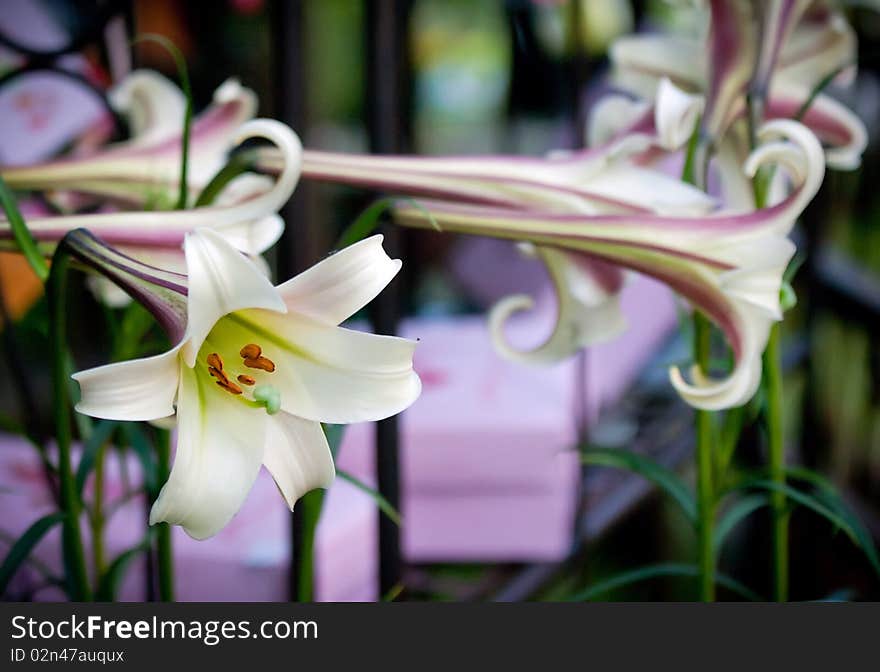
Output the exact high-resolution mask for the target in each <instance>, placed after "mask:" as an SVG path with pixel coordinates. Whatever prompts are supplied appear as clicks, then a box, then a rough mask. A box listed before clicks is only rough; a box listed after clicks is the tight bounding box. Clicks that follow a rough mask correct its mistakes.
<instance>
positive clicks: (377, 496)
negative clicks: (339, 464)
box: [336, 469, 401, 527]
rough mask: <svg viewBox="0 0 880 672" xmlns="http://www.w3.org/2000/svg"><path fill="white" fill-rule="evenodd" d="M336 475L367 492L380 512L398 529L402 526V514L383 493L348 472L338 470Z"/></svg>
mask: <svg viewBox="0 0 880 672" xmlns="http://www.w3.org/2000/svg"><path fill="white" fill-rule="evenodd" d="M336 475H337V476H339V478H341V479H342V480H343V481H348V482H349V483H351V484H352V485H353V486H354V487H356V488H357V489H358V490H360V491H362V492H365V493H366V494H368V495H369V496H370V497H372V499H373V501H374V502H375V503H376V506H378V507H379V510H380V511H381V512H382V513H384V514H385V515H386V516H388V518H389V519H390V520H391V521H392V522H393V523H394V524H395V525H397V526H398V527H399V526H400V522H401V516H400V512H399V511H398V510H397V509H395V508H394V507H393V506H392V505H391V502H389V501H388V500H387V499H385V497H383V496H382V493H381V492H379V491H378V490H376V489H375V488H371V487H370V486H369V485H367V484H366V483H364V482H363V481H362V480H360V479H359V478H357V477H356V476H352V475H351V474H349V473H348V472H347V471H342V470H341V469H337V470H336Z"/></svg>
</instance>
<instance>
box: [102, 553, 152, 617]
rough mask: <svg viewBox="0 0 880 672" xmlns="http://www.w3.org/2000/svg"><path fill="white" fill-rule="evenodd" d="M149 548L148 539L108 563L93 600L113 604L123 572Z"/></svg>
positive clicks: (123, 576)
mask: <svg viewBox="0 0 880 672" xmlns="http://www.w3.org/2000/svg"><path fill="white" fill-rule="evenodd" d="M149 548H150V542H149V537H147V539H145V540H144V541H142V542H141V543H139V544H138V545H137V546H134V547H132V548H130V549H128V550H127V551H125V552H124V553H120V554H119V555H118V556H116V559H115V560H113V562H112V563H110V566H109V567H107V569H106V570H105V571H104V574H103V576H101V580H100V581H99V583H98V589H97V591H96V592H95V599H96V600H97V601H98V602H113V601H114V600H115V599H116V596H117V594H118V593H119V585H120V584H121V583H122V580H123V579H124V578H125V572H126V571H127V570H128V568H129V567H130V566H131V563H132V561H133V560H134V559H135V558H137V556H139V555H140V554H141V553H145V552H146V551H147V550H148V549H149Z"/></svg>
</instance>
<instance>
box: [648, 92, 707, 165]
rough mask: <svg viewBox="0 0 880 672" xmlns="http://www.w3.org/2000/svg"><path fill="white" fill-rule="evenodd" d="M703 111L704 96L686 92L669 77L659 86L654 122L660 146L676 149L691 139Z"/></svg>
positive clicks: (671, 149)
mask: <svg viewBox="0 0 880 672" xmlns="http://www.w3.org/2000/svg"><path fill="white" fill-rule="evenodd" d="M702 111H703V98H702V96H695V95H692V94H689V93H685V92H684V91H682V90H681V89H679V88H678V87H677V86H675V84H673V83H672V82H671V81H670V80H669V79H668V78H667V77H664V78H663V79H661V80H660V85H659V86H658V87H657V102H656V104H655V106H654V124H655V126H656V128H657V137H658V140H659V142H660V146H661V147H663V148H664V149H667V150H670V151H674V150H677V149H680V148H681V147H683V146H684V145H685V144H686V143H687V141H688V140H689V139H690V137H691V135H692V134H693V132H694V128H695V127H696V125H697V121H699V118H700V114H701V113H702Z"/></svg>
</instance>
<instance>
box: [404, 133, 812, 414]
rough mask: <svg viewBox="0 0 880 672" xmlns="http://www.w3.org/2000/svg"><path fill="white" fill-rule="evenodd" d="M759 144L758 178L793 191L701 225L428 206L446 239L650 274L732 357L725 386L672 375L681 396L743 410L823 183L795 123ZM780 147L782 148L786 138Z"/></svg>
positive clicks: (407, 219)
mask: <svg viewBox="0 0 880 672" xmlns="http://www.w3.org/2000/svg"><path fill="white" fill-rule="evenodd" d="M759 138H760V139H761V140H762V144H761V145H760V146H759V147H758V148H757V149H756V150H755V151H754V152H753V153H752V155H751V156H750V157H749V159H748V160H747V161H746V164H745V166H744V169H745V171H746V172H747V173H749V174H754V173H755V171H757V170H758V168H759V167H760V166H762V165H764V164H767V163H773V164H776V165H780V166H781V167H782V168H783V169H784V170H785V172H786V173H787V174H788V176H789V178H790V179H791V181H792V182H793V188H792V190H791V193H790V194H789V195H788V196H787V197H786V198H785V199H783V200H782V201H780V202H778V203H775V204H773V205H771V206H769V207H767V208H764V209H762V210H759V211H757V212H745V213H741V212H738V213H726V212H720V213H712V214H709V215H703V216H700V217H690V218H689V217H681V216H662V215H594V216H589V215H587V216H582V215H555V216H554V215H550V214H546V213H529V212H513V211H510V210H501V209H497V208H486V207H478V206H462V205H455V204H450V203H444V202H430V201H429V202H423V203H422V205H423V207H426V208H427V209H428V210H429V212H430V213H431V216H432V217H433V218H434V222H435V224H438V225H439V226H440V227H441V229H442V230H448V231H458V232H462V233H471V234H477V235H489V236H494V237H500V238H507V239H511V240H525V241H530V242H532V243H534V244H536V245H543V246H548V247H554V248H559V249H564V250H568V251H569V252H573V253H581V254H583V255H586V256H588V257H594V258H598V259H601V260H603V261H606V262H609V263H612V264H616V265H620V266H624V267H627V268H630V269H632V270H634V271H637V272H640V273H644V274H647V275H651V276H653V277H655V278H657V279H659V280H661V281H662V282H664V283H666V284H667V285H668V286H670V287H671V288H672V289H674V290H676V291H677V292H678V293H679V294H681V295H682V296H684V297H685V298H687V299H689V300H690V301H691V303H693V304H694V306H696V307H697V308H699V309H700V310H702V311H703V312H705V313H706V314H707V315H708V316H709V317H710V318H711V319H712V320H714V321H715V322H716V323H717V324H718V326H719V327H720V328H721V329H722V331H723V332H724V333H725V335H726V336H727V339H728V341H729V343H730V345H731V348H732V349H733V352H734V357H735V361H736V367H735V369H734V371H733V373H732V374H731V375H730V376H729V377H727V378H725V379H723V380H719V381H715V380H712V379H710V378H709V377H708V375H707V374H705V372H697V374H698V375H695V376H693V381H692V383H686V382H685V381H684V378H683V377H682V376H681V374H680V372H677V370H673V371H672V372H671V375H672V378H673V382H674V384H675V385H676V388H677V389H678V390H679V392H680V393H681V394H682V396H683V397H684V398H685V399H686V400H687V401H688V402H689V403H691V404H692V405H694V406H696V407H698V408H705V409H718V408H729V407H733V406H738V405H740V404H742V403H745V402H746V401H747V400H748V399H749V398H750V397H751V396H752V395H753V394H754V392H755V390H756V386H757V384H758V381H759V379H760V367H761V361H760V354H761V351H762V350H763V347H764V344H765V342H766V338H767V335H768V333H769V328H770V325H771V323H772V322H773V321H775V320H778V319H779V318H780V316H781V311H780V309H779V289H780V286H781V282H782V273H783V271H784V269H785V267H786V264H787V263H788V260H789V259H790V257H791V255H792V253H793V250H794V247H793V245H792V244H791V243H790V242H789V241H787V240H786V238H785V236H786V235H787V234H788V233H789V232H790V230H791V227H792V226H793V224H794V221H795V219H796V218H797V216H798V215H799V214H800V213H801V212H802V211H803V209H804V207H805V206H806V204H807V203H808V202H809V201H810V200H811V199H812V197H813V196H814V195H815V193H816V191H817V190H818V188H819V185H820V184H821V181H822V177H823V174H824V157H823V155H822V148H821V145H820V144H819V143H818V141H817V140H816V138H815V137H814V136H813V134H812V133H810V131H809V130H808V129H806V128H805V127H803V126H802V125H801V124H799V123H797V122H793V121H788V120H785V121H782V120H777V121H772V122H769V123H767V124H766V125H765V126H764V127H763V128H762V129H761V130H760V132H759ZM783 138H784V139H783ZM396 217H397V218H398V220H399V221H400V222H401V223H402V224H407V225H413V226H423V227H424V226H429V225H430V226H434V225H433V224H426V217H425V215H424V214H423V212H422V211H421V210H420V209H418V208H413V207H412V206H409V205H407V204H403V203H401V204H400V205H399V207H398V209H397V210H396Z"/></svg>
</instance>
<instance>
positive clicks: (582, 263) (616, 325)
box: [489, 247, 626, 364]
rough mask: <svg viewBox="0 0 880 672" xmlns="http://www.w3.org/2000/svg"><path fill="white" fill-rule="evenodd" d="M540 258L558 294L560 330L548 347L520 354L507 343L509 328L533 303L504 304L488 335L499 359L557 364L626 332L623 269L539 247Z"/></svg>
mask: <svg viewBox="0 0 880 672" xmlns="http://www.w3.org/2000/svg"><path fill="white" fill-rule="evenodd" d="M535 254H536V255H538V256H539V257H540V258H541V260H542V261H543V262H544V264H545V265H546V266H547V270H548V271H549V273H550V277H551V278H552V280H553V284H554V286H555V288H556V296H557V297H558V302H559V304H558V307H557V313H556V324H555V326H554V328H553V331H552V333H551V334H550V336H549V337H548V338H547V340H546V341H544V343H542V344H541V345H539V346H538V347H536V348H533V349H531V350H519V349H517V348H515V347H514V346H512V345H510V344H509V343H508V341H507V339H506V337H505V335H504V325H505V324H506V322H507V320H508V319H509V318H510V317H511V316H512V315H514V314H515V313H518V312H521V311H525V310H529V309H531V308H532V307H533V305H534V301H533V299H532V297H531V296H528V295H526V294H517V295H513V296H508V297H506V298H504V299H502V300H501V301H499V302H498V303H496V304H495V305H494V306H493V307H492V310H491V311H490V312H489V333H490V335H491V337H492V342H493V344H494V345H495V349H496V350H497V351H498V353H499V354H501V355H502V356H503V357H505V358H506V359H509V360H511V361H515V362H523V363H527V364H552V363H555V362H558V361H561V360H563V359H565V358H566V357H570V356H571V355H573V354H574V353H575V352H577V351H578V350H580V349H581V348H583V347H586V346H588V345H596V344H598V343H604V342H606V341H609V340H611V339H613V338H614V337H615V336H617V335H619V334H620V333H621V332H622V331H624V329H626V319H625V318H624V317H623V313H622V312H621V309H620V290H621V289H622V287H623V272H622V271H621V270H620V269H619V268H616V267H614V266H611V265H609V264H606V263H604V262H602V261H599V260H595V259H587V258H585V257H584V256H583V255H578V254H573V253H571V252H567V251H564V250H558V249H553V248H549V247H535Z"/></svg>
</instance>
